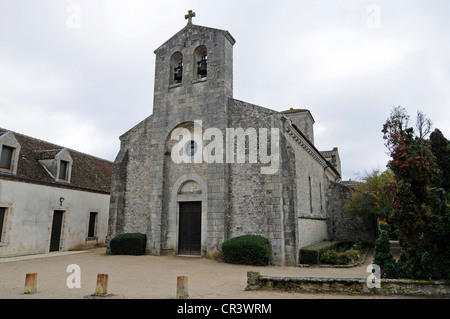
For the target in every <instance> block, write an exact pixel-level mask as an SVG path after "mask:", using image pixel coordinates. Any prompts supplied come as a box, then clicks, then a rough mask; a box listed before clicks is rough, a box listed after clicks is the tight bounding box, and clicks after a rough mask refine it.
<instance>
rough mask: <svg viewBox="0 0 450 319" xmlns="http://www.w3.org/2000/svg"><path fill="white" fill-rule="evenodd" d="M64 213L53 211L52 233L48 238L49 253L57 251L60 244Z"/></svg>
mask: <svg viewBox="0 0 450 319" xmlns="http://www.w3.org/2000/svg"><path fill="white" fill-rule="evenodd" d="M63 215H64V211H61V210H55V211H54V212H53V223H52V233H51V237H50V251H59V246H60V242H61V230H62V221H63Z"/></svg>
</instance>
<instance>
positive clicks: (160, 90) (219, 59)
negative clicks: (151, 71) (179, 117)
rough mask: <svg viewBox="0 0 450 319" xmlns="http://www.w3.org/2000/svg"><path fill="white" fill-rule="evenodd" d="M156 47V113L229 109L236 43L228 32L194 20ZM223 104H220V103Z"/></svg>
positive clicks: (191, 16) (154, 108)
mask: <svg viewBox="0 0 450 319" xmlns="http://www.w3.org/2000/svg"><path fill="white" fill-rule="evenodd" d="M193 17H195V12H192V11H189V13H188V14H187V15H186V16H185V18H186V19H187V20H188V23H187V25H186V26H185V27H184V28H183V29H182V30H180V31H179V32H178V33H176V34H175V35H174V36H173V37H171V38H170V39H169V40H168V41H166V42H165V43H164V44H163V45H161V46H160V47H159V48H158V49H156V50H155V52H154V53H155V55H156V62H155V87H154V106H153V115H154V116H155V117H159V115H162V114H160V113H163V114H167V112H171V113H174V112H175V113H176V111H177V110H178V111H183V110H187V109H189V112H191V113H193V114H202V115H205V114H207V113H209V112H220V111H226V107H227V100H228V98H231V97H232V96H233V45H234V43H235V40H234V38H233V37H232V36H231V34H230V33H229V32H228V31H224V30H219V29H213V28H208V27H203V26H198V25H195V24H193V23H192V18H193ZM219 104H220V105H219Z"/></svg>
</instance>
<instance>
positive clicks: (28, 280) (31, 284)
mask: <svg viewBox="0 0 450 319" xmlns="http://www.w3.org/2000/svg"><path fill="white" fill-rule="evenodd" d="M36 287H37V273H33V274H27V275H26V276H25V289H24V293H25V294H34V293H35V292H36V291H37V289H36Z"/></svg>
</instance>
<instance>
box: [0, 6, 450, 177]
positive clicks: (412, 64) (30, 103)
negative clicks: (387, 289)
mask: <svg viewBox="0 0 450 319" xmlns="http://www.w3.org/2000/svg"><path fill="white" fill-rule="evenodd" d="M188 10H193V11H195V12H196V17H195V18H194V20H193V22H194V24H198V25H202V26H207V27H212V28H218V29H223V30H228V31H229V32H230V33H231V34H232V35H233V37H234V38H235V39H236V44H235V45H234V98H236V99H239V100H242V101H245V102H249V103H253V104H257V105H260V106H264V107H267V108H271V109H274V110H277V111H283V110H287V109H289V108H307V109H309V110H310V111H311V113H312V115H313V117H314V118H315V120H316V124H315V126H314V130H315V143H316V146H317V148H318V149H319V150H328V149H332V148H333V147H338V148H339V152H340V156H341V161H342V170H343V178H344V179H349V178H351V179H356V177H357V176H358V175H364V174H365V172H366V171H367V172H369V171H371V170H373V169H378V168H379V169H381V170H384V169H385V167H386V164H387V161H388V159H389V158H388V156H387V155H386V148H385V146H384V141H383V139H382V133H381V129H382V125H383V123H384V122H385V121H386V119H387V117H388V116H389V113H390V110H391V109H392V108H393V107H394V106H397V105H402V106H403V107H405V108H406V109H407V111H408V113H409V114H410V116H411V118H412V120H413V121H414V120H415V115H416V112H417V111H418V110H420V111H422V112H424V113H426V114H427V115H428V117H429V118H431V120H432V121H433V124H434V125H433V127H434V128H439V129H440V130H441V131H442V132H443V133H444V135H445V136H446V137H447V138H449V139H450V41H449V39H450V22H449V21H450V18H449V14H450V1H448V0H442V1H438V0H433V1H424V0H422V1H414V0H395V1H392V0H388V1H384V0H378V1H377V0H369V1H364V0H341V1H339V0H305V1H303V0H279V1H268V0H257V1H254V0H251V1H247V0H226V1H225V0H223V1H220V0H215V1H212V0H197V1H194V0H171V1H153V0H150V1H149V0H147V1H144V0H132V1H131V0H53V1H50V0H14V1H13V0H0V127H3V128H7V129H10V130H13V131H17V132H19V133H23V134H26V135H30V136H33V137H36V138H40V139H43V140H46V141H49V142H53V143H56V144H59V145H62V146H65V147H69V148H72V149H76V150H78V151H81V152H85V153H88V154H92V155H96V156H98V157H102V158H105V159H108V160H111V161H113V160H114V158H115V156H116V155H117V153H118V150H119V145H120V143H119V136H120V135H122V134H123V133H125V132H126V131H127V130H129V129H130V128H132V127H133V126H134V125H136V124H137V123H139V122H140V121H142V120H143V119H145V118H146V117H147V116H149V115H150V114H151V113H152V109H153V83H154V65H155V56H154V53H153V51H154V50H155V49H156V48H158V47H159V46H160V45H161V44H163V43H164V42H165V41H166V40H168V39H169V38H170V37H172V36H173V35H174V34H175V33H176V32H178V31H179V30H181V29H182V28H183V27H184V26H185V25H186V20H185V19H184V15H185V14H186V13H187V11H188Z"/></svg>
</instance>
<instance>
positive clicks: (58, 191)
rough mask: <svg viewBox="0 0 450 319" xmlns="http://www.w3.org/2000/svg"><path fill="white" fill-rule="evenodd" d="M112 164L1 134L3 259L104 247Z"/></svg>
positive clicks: (2, 131)
mask: <svg viewBox="0 0 450 319" xmlns="http://www.w3.org/2000/svg"><path fill="white" fill-rule="evenodd" d="M111 164H112V163H111V162H109V161H106V160H103V159H100V158H97V157H94V156H90V155H87V154H83V153H80V152H77V151H74V150H71V149H67V148H65V147H61V146H58V145H55V144H52V143H48V142H45V141H42V140H39V139H36V138H33V137H29V136H26V135H23V134H19V133H16V132H12V131H9V130H6V129H2V128H0V257H8V256H19V255H30V254H41V253H49V252H52V251H67V250H73V249H83V248H87V247H92V246H102V245H104V243H105V237H106V233H107V225H108V214H109V201H110V195H109V193H110V191H109V189H110V184H111Z"/></svg>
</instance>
